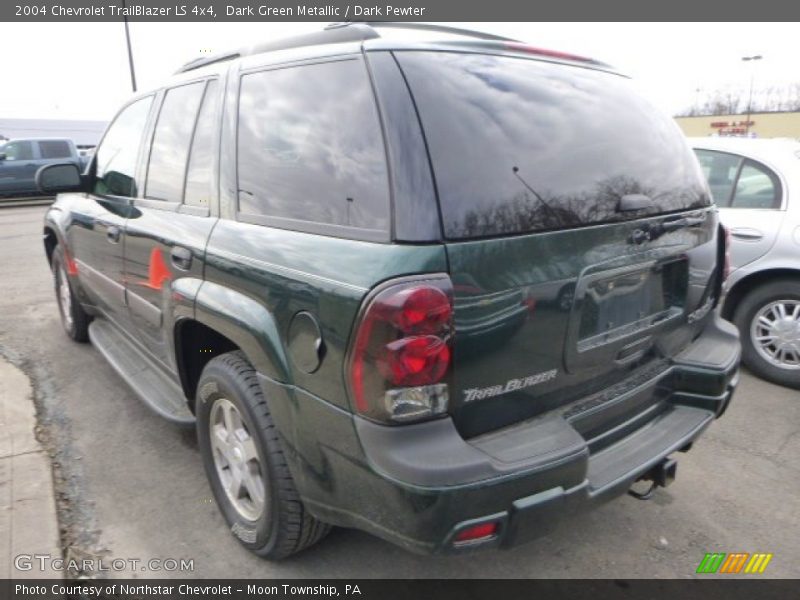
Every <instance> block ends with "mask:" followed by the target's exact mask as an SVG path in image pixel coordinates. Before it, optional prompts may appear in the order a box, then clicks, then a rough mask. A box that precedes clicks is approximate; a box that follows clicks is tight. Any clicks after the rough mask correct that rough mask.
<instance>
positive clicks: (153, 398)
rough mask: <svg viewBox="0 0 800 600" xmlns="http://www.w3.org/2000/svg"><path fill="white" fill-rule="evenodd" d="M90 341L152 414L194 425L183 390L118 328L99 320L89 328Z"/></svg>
mask: <svg viewBox="0 0 800 600" xmlns="http://www.w3.org/2000/svg"><path fill="white" fill-rule="evenodd" d="M89 339H91V340H92V344H93V345H94V347H95V348H97V349H98V350H99V351H100V354H102V355H103V356H104V357H105V359H106V360H107V361H108V363H109V364H110V365H111V366H112V367H113V368H114V370H115V371H116V372H117V373H118V374H119V376H120V377H122V379H124V380H125V383H127V384H128V385H129V386H130V387H131V389H132V390H133V391H134V392H136V395H137V396H139V398H140V399H141V400H142V401H143V402H144V403H145V404H146V405H147V406H148V407H149V408H150V409H151V410H153V411H154V412H155V413H156V414H158V415H159V416H161V417H164V418H165V419H167V420H168V421H171V422H173V423H176V424H178V425H183V426H191V425H194V415H193V414H192V413H191V411H190V410H189V407H188V405H187V404H186V398H185V397H184V395H183V391H182V390H181V388H180V387H178V385H176V384H175V383H174V382H172V381H171V380H170V379H169V378H168V377H167V375H166V374H164V373H163V372H162V370H161V369H160V368H159V367H157V366H156V365H155V364H154V363H153V361H152V360H151V359H150V358H149V357H148V356H147V355H145V354H144V353H143V352H142V351H141V350H140V349H139V348H137V347H136V345H135V344H134V343H133V342H131V341H129V340H128V339H127V338H126V337H125V335H124V334H122V333H121V332H120V331H119V330H118V329H117V328H116V327H114V325H112V324H111V323H109V322H108V321H105V320H103V319H95V320H94V321H92V323H91V324H90V325H89Z"/></svg>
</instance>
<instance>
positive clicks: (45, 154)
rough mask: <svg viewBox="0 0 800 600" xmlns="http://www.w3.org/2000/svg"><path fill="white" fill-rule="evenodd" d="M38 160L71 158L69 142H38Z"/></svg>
mask: <svg viewBox="0 0 800 600" xmlns="http://www.w3.org/2000/svg"><path fill="white" fill-rule="evenodd" d="M39 156H40V158H48V159H52V158H72V151H71V150H70V147H69V142H67V141H66V140H42V141H41V142H39Z"/></svg>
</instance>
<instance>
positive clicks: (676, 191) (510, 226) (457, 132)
mask: <svg viewBox="0 0 800 600" xmlns="http://www.w3.org/2000/svg"><path fill="white" fill-rule="evenodd" d="M396 56H397V59H398V62H399V64H400V66H401V68H402V69H403V72H404V73H405V75H406V77H407V80H408V82H409V86H410V88H411V92H412V94H413V96H414V98H415V101H416V103H417V107H418V110H419V114H420V119H421V121H422V126H423V129H424V131H425V134H426V138H427V141H428V146H429V149H430V154H431V161H432V165H433V170H434V174H435V177H436V184H437V188H438V194H439V202H440V207H441V211H442V218H443V225H444V231H445V236H446V237H447V238H449V239H464V238H474V237H482V236H495V235H503V234H514V233H526V232H535V231H545V230H552V229H564V228H571V227H580V226H585V225H592V224H596V223H603V222H611V221H620V220H624V219H632V218H639V217H643V216H649V215H651V214H659V213H667V212H674V211H679V210H684V209H689V208H697V207H703V206H707V205H708V204H709V203H710V200H709V196H708V193H707V188H706V186H705V183H704V182H703V178H702V175H701V173H700V171H699V168H698V166H697V163H696V161H695V159H694V156H693V155H692V153H691V151H690V150H689V148H688V146H687V145H686V143H685V141H684V138H683V134H682V133H681V132H680V130H679V129H678V127H677V125H676V124H675V123H674V122H673V121H672V119H670V118H669V117H667V116H666V115H663V114H661V113H660V112H659V111H658V110H656V109H654V108H653V107H652V106H650V105H649V104H648V103H647V102H646V101H644V100H643V99H641V98H640V97H639V96H638V95H637V94H636V93H635V92H634V91H633V89H632V86H631V85H630V84H629V81H628V80H626V79H625V78H624V77H621V76H619V75H614V74H610V73H605V72H601V71H597V70H594V69H589V68H581V67H574V66H568V65H561V64H555V63H549V62H545V61H539V60H531V59H527V58H522V57H520V58H517V57H510V56H496V55H487V54H466V53H450V52H424V51H405V52H398V53H397V54H396ZM629 194H644V195H646V196H648V197H649V198H650V199H651V200H652V207H651V208H647V209H644V210H639V211H626V212H618V211H617V207H618V205H619V202H620V199H621V198H622V197H623V196H626V195H629Z"/></svg>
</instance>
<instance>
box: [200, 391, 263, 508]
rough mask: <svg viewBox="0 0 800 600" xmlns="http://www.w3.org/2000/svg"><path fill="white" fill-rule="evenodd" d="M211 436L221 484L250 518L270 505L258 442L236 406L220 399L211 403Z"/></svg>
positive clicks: (229, 498)
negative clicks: (265, 489)
mask: <svg viewBox="0 0 800 600" xmlns="http://www.w3.org/2000/svg"><path fill="white" fill-rule="evenodd" d="M209 439H210V441H211V450H212V454H213V456H214V467H215V468H216V470H217V476H218V477H219V481H220V485H221V486H222V488H223V489H224V490H225V494H226V495H227V496H228V500H230V503H231V505H233V507H234V509H236V512H238V513H239V515H241V516H242V517H243V518H245V519H247V520H248V521H256V520H258V519H259V517H261V515H262V513H263V512H264V508H265V506H266V498H265V493H264V471H263V469H262V465H261V458H260V457H259V454H258V451H257V449H256V443H255V440H254V439H253V437H252V436H251V435H250V432H249V431H248V430H247V426H246V425H245V423H244V420H243V419H242V414H241V413H240V412H239V409H238V408H237V407H236V405H235V404H234V403H233V402H231V401H230V400H228V399H227V398H217V399H216V400H215V401H214V404H213V405H212V406H211V414H210V419H209Z"/></svg>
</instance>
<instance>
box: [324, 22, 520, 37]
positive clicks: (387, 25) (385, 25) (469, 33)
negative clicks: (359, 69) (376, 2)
mask: <svg viewBox="0 0 800 600" xmlns="http://www.w3.org/2000/svg"><path fill="white" fill-rule="evenodd" d="M358 24H362V25H369V26H370V27H372V28H373V29H412V30H417V31H434V32H436V33H450V34H453V35H463V36H465V37H471V38H475V39H478V40H488V41H492V42H519V40H515V39H512V38H507V37H503V36H501V35H494V34H493V33H486V32H484V31H475V30H474V29H463V28H461V27H449V26H447V25H435V24H433V23H408V22H405V21H347V22H343V23H331V24H330V25H328V26H327V27H326V28H325V29H326V30H328V31H330V30H332V29H339V28H343V27H352V26H353V25H358Z"/></svg>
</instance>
